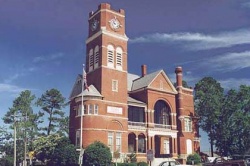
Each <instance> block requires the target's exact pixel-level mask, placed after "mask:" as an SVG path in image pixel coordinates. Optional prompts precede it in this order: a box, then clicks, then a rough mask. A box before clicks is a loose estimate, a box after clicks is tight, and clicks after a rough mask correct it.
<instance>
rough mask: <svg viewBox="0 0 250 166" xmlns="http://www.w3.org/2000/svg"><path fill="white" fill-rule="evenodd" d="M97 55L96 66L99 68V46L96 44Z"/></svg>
mask: <svg viewBox="0 0 250 166" xmlns="http://www.w3.org/2000/svg"><path fill="white" fill-rule="evenodd" d="M94 52H95V57H94V61H95V64H94V68H97V67H98V66H99V46H95V51H94Z"/></svg>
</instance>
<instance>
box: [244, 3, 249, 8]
mask: <svg viewBox="0 0 250 166" xmlns="http://www.w3.org/2000/svg"><path fill="white" fill-rule="evenodd" d="M242 6H243V7H246V8H250V2H245V3H242Z"/></svg>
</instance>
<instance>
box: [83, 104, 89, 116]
mask: <svg viewBox="0 0 250 166" xmlns="http://www.w3.org/2000/svg"><path fill="white" fill-rule="evenodd" d="M87 111H88V110H87V105H83V112H84V114H85V115H86V114H88V112H87Z"/></svg>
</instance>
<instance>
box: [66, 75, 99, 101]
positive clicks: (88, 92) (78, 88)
mask: <svg viewBox="0 0 250 166" xmlns="http://www.w3.org/2000/svg"><path fill="white" fill-rule="evenodd" d="M88 88H89V89H85V90H84V91H83V92H82V75H80V74H78V76H77V78H76V81H75V84H74V86H73V88H72V91H71V94H70V99H72V98H75V97H79V96H81V95H82V93H83V96H95V97H102V95H101V94H100V92H99V91H98V90H97V89H96V88H95V87H94V85H90V86H89V87H88Z"/></svg>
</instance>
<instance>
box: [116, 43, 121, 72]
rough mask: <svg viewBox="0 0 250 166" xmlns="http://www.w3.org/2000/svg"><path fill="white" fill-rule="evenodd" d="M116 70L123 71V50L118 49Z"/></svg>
mask: <svg viewBox="0 0 250 166" xmlns="http://www.w3.org/2000/svg"><path fill="white" fill-rule="evenodd" d="M116 69H118V70H122V49H121V48H120V47H117V48H116Z"/></svg>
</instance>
